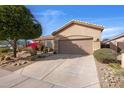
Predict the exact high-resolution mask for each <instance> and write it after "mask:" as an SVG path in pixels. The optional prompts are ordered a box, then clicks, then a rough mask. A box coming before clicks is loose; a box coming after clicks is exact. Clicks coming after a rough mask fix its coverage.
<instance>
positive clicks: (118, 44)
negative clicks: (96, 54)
mask: <svg viewBox="0 0 124 93" xmlns="http://www.w3.org/2000/svg"><path fill="white" fill-rule="evenodd" d="M103 45H104V47H107V48H111V49H113V50H115V51H117V52H120V51H121V49H124V33H122V34H120V35H117V36H114V37H112V38H111V39H109V40H106V41H104V42H103Z"/></svg>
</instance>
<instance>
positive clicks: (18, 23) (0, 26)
mask: <svg viewBox="0 0 124 93" xmlns="http://www.w3.org/2000/svg"><path fill="white" fill-rule="evenodd" d="M41 34H42V28H41V25H40V23H39V22H38V21H37V20H35V18H34V16H33V15H32V14H31V12H30V10H29V9H27V8H26V7H25V6H22V5H16V6H14V5H6V6H0V40H7V41H8V42H9V43H10V44H11V45H12V47H13V53H14V57H16V49H17V41H18V40H19V39H33V38H37V37H39V36H40V35H41ZM10 40H11V42H10Z"/></svg>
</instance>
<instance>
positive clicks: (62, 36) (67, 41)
mask: <svg viewBox="0 0 124 93" xmlns="http://www.w3.org/2000/svg"><path fill="white" fill-rule="evenodd" d="M103 29H104V27H103V26H99V25H96V24H90V23H87V22H81V21H77V20H72V21H70V22H68V23H67V24H65V25H64V26H62V27H61V28H59V29H58V30H56V31H55V32H53V33H52V35H53V36H54V44H55V45H54V50H55V51H56V53H62V54H84V55H87V54H92V53H93V51H95V50H97V49H100V48H101V43H100V42H101V32H102V31H103Z"/></svg>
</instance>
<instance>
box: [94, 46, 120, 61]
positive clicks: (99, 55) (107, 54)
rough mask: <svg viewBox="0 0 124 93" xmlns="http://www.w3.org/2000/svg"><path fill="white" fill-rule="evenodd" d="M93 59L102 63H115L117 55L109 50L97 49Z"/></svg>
mask: <svg viewBox="0 0 124 93" xmlns="http://www.w3.org/2000/svg"><path fill="white" fill-rule="evenodd" d="M93 55H94V57H95V58H96V59H97V60H98V61H100V62H102V63H117V62H118V61H117V53H116V52H115V51H114V50H112V49H109V48H102V49H98V50H96V51H95V52H94V54H93Z"/></svg>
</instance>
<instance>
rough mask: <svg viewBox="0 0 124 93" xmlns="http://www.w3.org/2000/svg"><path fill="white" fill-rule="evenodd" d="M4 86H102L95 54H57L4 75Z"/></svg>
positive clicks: (1, 81) (2, 84)
mask: <svg viewBox="0 0 124 93" xmlns="http://www.w3.org/2000/svg"><path fill="white" fill-rule="evenodd" d="M0 87H19V88H22V87H23V88H27V87H30V88H32V87H33V88H43V87H45V88H66V87H67V88H73V87H75V88H81V87H82V88H85V87H88V88H92V87H94V88H98V87H100V85H99V80H98V77H97V70H96V65H95V60H94V57H93V56H92V55H90V56H81V55H53V56H50V57H48V58H46V59H44V60H42V61H38V62H36V63H34V64H31V65H29V66H27V67H25V68H22V69H20V70H18V71H15V72H13V73H10V74H9V75H6V76H3V77H0Z"/></svg>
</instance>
